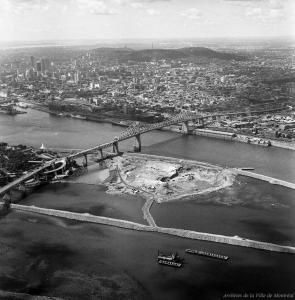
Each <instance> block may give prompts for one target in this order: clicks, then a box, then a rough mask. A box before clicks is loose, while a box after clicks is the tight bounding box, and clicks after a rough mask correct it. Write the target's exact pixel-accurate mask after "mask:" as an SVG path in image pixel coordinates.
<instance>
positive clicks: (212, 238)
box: [11, 204, 295, 254]
mask: <svg viewBox="0 0 295 300" xmlns="http://www.w3.org/2000/svg"><path fill="white" fill-rule="evenodd" d="M11 209H12V210H17V211H21V212H29V213H37V214H41V215H47V216H52V217H59V218H66V219H72V220H78V221H82V222H90V223H97V224H102V225H109V226H115V227H120V228H124V229H131V230H137V231H146V232H158V233H162V234H169V235H173V236H178V237H182V238H188V239H194V240H202V241H208V242H216V243H224V244H229V245H234V246H242V247H248V248H255V249H260V250H266V251H274V252H283V253H289V254H295V247H292V246H283V245H278V244H272V243H266V242H260V241H255V240H249V239H244V238H241V237H238V236H233V237H231V236H224V235H217V234H212V233H205V232H197V231H191V230H184V229H176V228H164V227H157V226H156V227H153V226H148V225H143V224H139V223H135V222H130V221H125V220H120V219H113V218H107V217H101V216H94V215H90V214H88V213H84V214H81V213H74V212H69V211H62V210H55V209H48V208H40V207H36V206H26V205H19V204H11Z"/></svg>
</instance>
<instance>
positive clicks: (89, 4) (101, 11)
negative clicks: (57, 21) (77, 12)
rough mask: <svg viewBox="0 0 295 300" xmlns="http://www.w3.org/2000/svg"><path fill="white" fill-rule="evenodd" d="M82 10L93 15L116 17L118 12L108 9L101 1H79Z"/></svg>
mask: <svg viewBox="0 0 295 300" xmlns="http://www.w3.org/2000/svg"><path fill="white" fill-rule="evenodd" d="M77 3H78V6H79V8H80V9H82V10H85V11H88V12H90V13H91V14H93V15H116V14H118V12H117V11H115V10H112V9H110V8H109V7H107V5H106V4H105V2H104V1H101V0H77Z"/></svg>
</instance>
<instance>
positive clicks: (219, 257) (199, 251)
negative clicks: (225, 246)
mask: <svg viewBox="0 0 295 300" xmlns="http://www.w3.org/2000/svg"><path fill="white" fill-rule="evenodd" d="M185 252H186V253H189V254H196V255H200V256H206V257H211V258H217V259H222V260H228V259H229V257H228V256H226V255H221V254H217V253H211V252H206V251H202V250H194V249H185Z"/></svg>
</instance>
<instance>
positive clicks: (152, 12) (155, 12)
mask: <svg viewBox="0 0 295 300" xmlns="http://www.w3.org/2000/svg"><path fill="white" fill-rule="evenodd" d="M146 12H147V14H149V15H151V16H156V15H159V14H160V13H159V12H158V11H157V10H155V9H153V8H148V9H146Z"/></svg>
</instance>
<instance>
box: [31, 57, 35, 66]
mask: <svg viewBox="0 0 295 300" xmlns="http://www.w3.org/2000/svg"><path fill="white" fill-rule="evenodd" d="M31 66H32V68H35V57H34V56H31Z"/></svg>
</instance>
